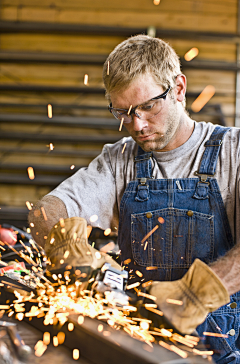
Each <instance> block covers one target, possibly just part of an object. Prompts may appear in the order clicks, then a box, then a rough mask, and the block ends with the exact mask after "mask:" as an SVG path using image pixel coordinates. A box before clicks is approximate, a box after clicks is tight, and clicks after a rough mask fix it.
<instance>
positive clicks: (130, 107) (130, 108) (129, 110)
mask: <svg viewBox="0 0 240 364" xmlns="http://www.w3.org/2000/svg"><path fill="white" fill-rule="evenodd" d="M131 110H132V105H130V106H129V109H128V112H127V114H128V115H130V112H131Z"/></svg>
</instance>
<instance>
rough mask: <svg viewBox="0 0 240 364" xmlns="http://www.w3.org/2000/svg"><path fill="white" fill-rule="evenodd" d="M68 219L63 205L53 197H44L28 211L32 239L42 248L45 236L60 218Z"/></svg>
mask: <svg viewBox="0 0 240 364" xmlns="http://www.w3.org/2000/svg"><path fill="white" fill-rule="evenodd" d="M67 217H68V213H67V209H66V206H65V204H64V203H63V202H62V201H61V200H60V199H59V198H58V197H55V196H45V197H43V198H42V199H41V200H40V201H38V202H37V204H36V205H35V206H34V208H33V209H32V210H31V211H30V213H29V216H28V222H29V225H30V227H31V233H32V237H33V239H34V240H35V241H36V242H37V243H38V244H39V245H40V246H42V247H43V248H44V245H45V241H46V239H47V235H48V233H49V232H50V230H51V229H52V227H53V226H54V225H55V224H57V223H58V222H59V220H60V219H61V218H63V219H66V218H67Z"/></svg>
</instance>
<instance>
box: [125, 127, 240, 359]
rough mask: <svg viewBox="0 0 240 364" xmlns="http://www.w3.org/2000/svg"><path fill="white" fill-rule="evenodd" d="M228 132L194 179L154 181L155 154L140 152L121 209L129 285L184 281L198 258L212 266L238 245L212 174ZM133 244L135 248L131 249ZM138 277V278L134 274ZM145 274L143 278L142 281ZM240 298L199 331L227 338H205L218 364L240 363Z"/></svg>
mask: <svg viewBox="0 0 240 364" xmlns="http://www.w3.org/2000/svg"><path fill="white" fill-rule="evenodd" d="M228 130H229V128H224V127H220V126H217V127H216V128H215V129H214V131H213V133H212V135H211V137H210V139H209V140H208V141H207V142H206V143H205V151H204V153H203V156H202V159H201V163H200V167H199V170H198V171H197V172H195V175H196V176H197V177H196V178H177V179H153V177H152V164H151V158H152V153H145V152H144V151H143V150H142V149H141V148H140V147H138V155H137V157H135V163H136V173H137V175H136V180H134V181H131V182H129V184H128V185H127V188H126V190H125V192H124V194H123V197H122V200H121V205H120V219H119V240H118V244H119V247H120V249H121V259H122V262H123V264H124V265H125V269H126V270H128V271H129V283H134V282H135V281H139V280H142V279H143V278H144V281H148V280H155V281H170V280H176V279H180V278H182V276H183V275H184V274H185V273H186V272H187V270H188V268H189V267H190V265H191V264H192V263H193V261H194V260H195V259H196V258H199V259H201V260H202V261H204V262H205V263H207V264H208V263H210V262H212V261H214V260H216V259H217V258H218V257H220V256H223V255H224V254H226V252H227V251H228V250H229V249H231V248H232V247H233V245H234V242H233V238H232V234H231V230H230V226H229V222H228V218H227V215H226V211H225V207H224V204H223V200H222V197H221V193H220V190H219V186H218V183H217V180H216V179H215V178H214V173H215V169H216V164H217V158H218V154H219V151H220V147H221V144H222V139H223V137H224V135H225V133H226V132H227V131H228ZM130 242H131V243H130ZM136 272H137V273H136ZM139 272H141V273H142V274H143V277H142V278H140V276H141V274H139ZM239 311H240V293H236V294H234V295H233V296H231V303H230V304H228V305H226V306H223V307H221V308H219V309H218V310H217V311H215V312H214V313H212V314H209V315H208V317H207V319H206V320H205V321H204V323H203V324H201V325H200V326H198V328H197V331H198V333H199V335H200V337H202V336H203V332H204V331H210V332H213V331H214V332H217V333H221V334H228V335H229V337H228V338H219V337H209V336H205V337H204V344H205V345H206V347H207V349H210V348H211V349H212V350H214V352H215V354H214V359H215V360H216V361H218V363H221V364H225V363H229V362H231V363H240V342H239V338H238V334H239V315H240V314H239Z"/></svg>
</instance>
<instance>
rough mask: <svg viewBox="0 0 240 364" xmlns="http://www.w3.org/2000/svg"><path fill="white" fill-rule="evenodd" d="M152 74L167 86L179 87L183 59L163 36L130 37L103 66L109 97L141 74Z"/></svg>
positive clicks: (165, 87)
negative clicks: (181, 60) (176, 85)
mask: <svg viewBox="0 0 240 364" xmlns="http://www.w3.org/2000/svg"><path fill="white" fill-rule="evenodd" d="M145 73H149V74H151V75H152V77H153V78H154V80H155V82H156V83H157V84H158V85H160V86H162V87H163V88H164V89H167V88H168V87H169V86H171V87H174V86H175V79H176V77H177V76H178V75H179V74H181V69H180V61H179V57H178V56H177V54H176V52H175V51H174V49H173V48H172V47H171V46H170V45H169V44H168V43H166V42H164V41H163V40H161V39H159V38H152V37H149V36H147V35H142V34H139V35H136V36H134V37H130V38H128V39H127V40H125V41H123V42H122V43H120V44H118V45H117V46H116V48H115V49H114V50H113V51H112V52H111V53H110V55H109V56H108V58H107V59H106V61H105V63H104V66H103V82H104V85H105V89H106V97H107V98H108V99H110V96H109V94H110V93H111V92H113V91H117V92H118V91H120V90H121V89H123V88H126V87H128V86H129V85H130V84H131V82H132V81H133V80H135V79H136V78H137V77H138V76H140V75H142V74H145Z"/></svg>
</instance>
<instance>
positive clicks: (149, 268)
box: [146, 267, 158, 270]
mask: <svg viewBox="0 0 240 364" xmlns="http://www.w3.org/2000/svg"><path fill="white" fill-rule="evenodd" d="M154 269H158V267H146V270H154Z"/></svg>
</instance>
